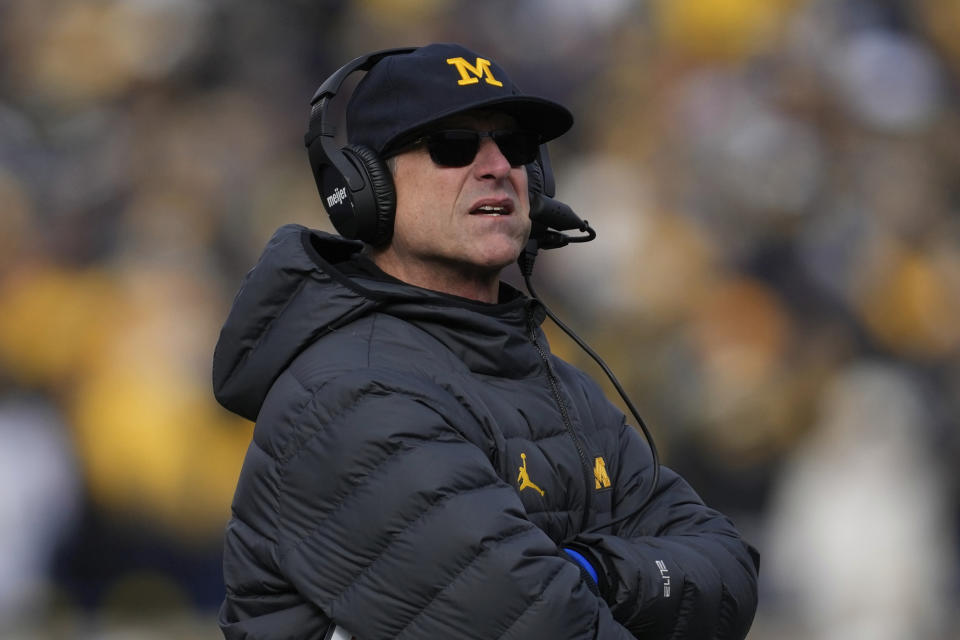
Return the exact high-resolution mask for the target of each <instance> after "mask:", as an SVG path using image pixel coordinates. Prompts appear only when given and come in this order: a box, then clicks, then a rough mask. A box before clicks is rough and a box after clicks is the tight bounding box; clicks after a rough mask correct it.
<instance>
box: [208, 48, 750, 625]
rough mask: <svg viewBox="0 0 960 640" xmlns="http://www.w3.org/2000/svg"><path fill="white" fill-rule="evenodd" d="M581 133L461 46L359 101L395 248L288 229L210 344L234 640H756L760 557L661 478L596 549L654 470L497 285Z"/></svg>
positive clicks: (406, 63) (525, 308) (422, 53)
mask: <svg viewBox="0 0 960 640" xmlns="http://www.w3.org/2000/svg"><path fill="white" fill-rule="evenodd" d="M571 125H572V117H571V116H570V114H569V112H568V111H567V110H566V109H564V108H563V107H561V106H560V105H557V104H555V103H552V102H549V101H546V100H542V99H537V98H533V97H530V96H525V95H523V94H522V93H520V91H519V90H518V89H517V88H516V87H515V86H514V85H513V84H512V83H511V82H510V80H509V78H508V77H507V75H506V73H505V72H504V71H503V69H501V68H500V67H499V66H498V65H496V64H495V63H492V62H490V61H489V60H488V59H486V58H483V57H481V56H478V55H477V54H476V53H474V52H472V51H469V50H467V49H464V48H462V47H459V46H456V45H430V46H427V47H422V48H420V49H417V50H416V51H414V52H412V53H406V54H398V55H391V56H388V57H384V58H383V59H382V60H380V61H379V62H376V64H374V65H373V66H372V68H371V69H370V70H369V72H368V73H367V74H366V75H365V76H364V78H363V80H362V81H361V82H360V84H359V85H358V86H357V89H356V90H355V92H354V95H353V96H352V98H351V100H350V102H349V104H348V107H347V131H348V136H349V139H350V141H351V143H353V144H354V145H355V146H354V147H350V149H352V150H353V151H351V153H355V154H356V155H357V156H358V157H359V158H360V159H361V160H362V162H363V163H371V162H372V163H377V162H382V161H386V165H387V166H388V167H389V169H385V170H384V171H383V173H385V176H379V177H377V174H378V172H379V171H380V170H379V169H378V168H376V167H375V166H374V167H371V175H373V176H374V178H375V181H377V182H379V183H380V184H379V185H378V190H379V191H381V192H382V193H381V194H380V195H381V196H382V199H385V200H386V201H388V202H389V203H390V204H391V208H390V209H389V210H388V211H386V213H383V212H381V214H379V215H380V217H381V218H384V219H385V220H386V222H387V223H388V225H389V231H388V233H386V234H383V233H380V234H375V235H374V236H368V242H367V243H365V244H361V243H358V242H354V241H349V240H345V239H343V238H340V237H338V236H333V235H330V234H326V233H321V232H315V231H310V230H307V229H305V228H303V227H297V226H288V227H284V228H282V229H281V230H280V231H278V232H277V234H276V235H275V236H274V238H273V239H272V240H271V242H270V243H269V245H268V247H267V249H266V251H265V252H264V254H263V256H262V257H261V259H260V261H259V263H258V264H257V266H256V267H255V268H254V269H253V270H252V271H251V272H250V273H249V274H248V275H247V278H246V280H245V282H244V285H243V287H242V289H241V291H240V293H239V294H238V296H237V299H236V300H235V302H234V307H233V309H232V311H231V313H230V316H229V318H228V319H227V322H226V324H225V326H224V328H223V331H222V333H221V336H220V341H219V343H218V345H217V351H216V354H215V358H214V383H215V390H216V392H217V397H218V399H219V400H220V402H222V403H223V404H224V405H225V406H226V407H227V408H229V409H231V410H234V411H236V412H237V413H239V414H241V415H243V416H246V417H248V418H250V419H255V420H256V422H257V424H256V428H255V431H254V436H253V441H252V443H251V445H250V448H249V451H248V453H247V457H246V460H245V461H244V465H243V470H242V472H241V475H240V479H239V482H238V486H237V492H236V496H235V498H234V504H233V518H232V519H231V521H230V524H229V527H228V530H227V534H226V545H225V551H224V574H225V578H226V585H227V596H226V600H225V602H224V604H223V607H222V609H221V612H220V624H221V627H222V629H223V631H224V634H225V635H226V637H228V638H322V637H324V634H325V633H327V632H328V630H329V629H330V628H332V625H333V624H337V625H340V626H342V627H344V628H346V629H349V630H350V631H351V632H352V633H353V634H355V635H356V637H357V638H360V639H361V640H373V639H382V638H517V639H520V638H523V639H524V640H533V639H551V640H556V639H562V638H682V639H697V638H720V639H726V638H743V637H744V636H745V635H746V633H747V630H748V629H749V626H750V623H751V621H752V618H753V614H754V610H755V607H756V598H757V592H756V578H757V574H756V571H757V561H756V555H755V552H754V551H753V550H752V549H751V548H750V547H749V546H748V545H747V544H746V543H744V542H743V541H742V540H741V538H740V535H739V534H738V532H737V530H736V529H735V528H734V526H733V525H732V523H731V522H730V521H729V520H728V519H726V518H725V517H724V516H722V515H721V514H719V513H717V512H716V511H713V510H711V509H709V508H707V507H706V506H704V505H703V504H702V503H701V501H700V500H699V498H698V497H697V496H696V494H695V493H694V492H693V491H692V490H691V489H690V488H689V487H688V486H687V484H686V483H685V482H684V481H683V480H682V479H681V478H679V477H678V476H677V475H676V474H674V473H673V472H671V471H670V470H669V469H666V468H663V469H662V472H661V475H660V482H659V485H658V486H657V487H656V490H655V492H654V494H653V496H652V499H651V500H650V502H649V504H647V505H646V506H645V508H643V509H642V510H640V511H639V512H638V513H633V514H632V515H630V516H629V517H627V518H626V519H625V520H623V521H621V522H619V523H614V524H613V525H612V526H606V523H610V522H612V521H613V520H615V519H617V518H620V517H623V516H624V515H627V514H631V513H632V512H634V511H636V510H637V509H638V507H639V506H641V505H640V501H641V497H642V496H643V495H644V494H645V493H646V490H647V488H648V487H650V483H651V481H652V478H653V468H652V464H651V453H650V449H649V447H648V446H647V444H646V442H645V441H644V440H643V439H642V438H641V437H640V436H639V435H638V434H637V432H636V431H635V430H634V429H633V428H632V427H631V426H629V425H628V424H627V423H626V420H625V418H624V416H623V415H622V414H621V413H620V412H619V411H618V410H617V409H616V408H615V406H614V405H612V404H611V403H610V402H608V401H607V400H606V399H605V398H604V396H603V394H602V392H601V390H600V389H599V387H598V386H597V385H596V384H595V383H594V382H593V381H591V380H590V379H589V378H588V377H587V376H586V374H584V373H582V372H581V371H579V370H577V369H575V368H573V367H572V366H570V365H569V364H567V363H565V362H563V361H561V360H560V359H558V358H556V357H555V356H553V355H551V354H550V351H549V346H548V344H547V341H546V338H545V336H544V334H543V332H542V331H541V329H540V328H539V325H540V322H541V321H542V320H543V317H544V313H543V308H542V307H541V306H540V305H539V304H538V303H537V302H536V301H535V300H531V299H529V298H527V297H526V296H524V295H523V294H521V293H520V292H519V291H516V290H515V289H513V288H511V287H510V286H508V285H506V284H504V283H501V282H500V280H499V275H500V272H501V270H502V269H503V268H504V267H506V266H508V265H509V264H511V263H512V262H514V261H515V260H517V258H518V256H519V255H520V253H521V250H522V249H523V247H524V245H525V242H526V240H527V236H528V234H529V233H530V228H531V222H530V217H529V210H530V197H529V194H528V175H527V169H526V168H525V165H527V164H530V163H532V162H533V161H534V159H535V157H536V152H537V147H538V145H539V144H540V143H542V142H546V141H547V140H549V139H552V138H555V137H556V136H558V135H561V134H562V133H564V132H565V131H566V130H567V129H569V127H570V126H571ZM315 169H316V167H315ZM318 180H319V178H318ZM320 182H323V180H320ZM387 187H389V189H388V188H387ZM323 189H324V187H323V186H322V185H321V190H322V191H323ZM338 189H339V188H333V189H332V191H331V192H330V194H331V195H330V196H328V197H327V198H326V200H327V204H328V208H329V207H332V206H336V205H337V204H339V203H338V201H339V200H340V199H341V196H337V195H336V193H337V192H338ZM394 194H395V203H394V201H393V200H392V197H393V195H394ZM341 195H342V194H341ZM331 203H332V204H331ZM331 216H333V213H332V212H331ZM381 222H382V220H381Z"/></svg>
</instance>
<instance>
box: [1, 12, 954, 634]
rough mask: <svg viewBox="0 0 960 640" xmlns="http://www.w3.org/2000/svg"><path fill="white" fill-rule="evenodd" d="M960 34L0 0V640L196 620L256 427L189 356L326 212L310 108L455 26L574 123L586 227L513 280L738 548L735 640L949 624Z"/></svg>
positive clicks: (785, 24) (564, 143) (939, 16)
mask: <svg viewBox="0 0 960 640" xmlns="http://www.w3.org/2000/svg"><path fill="white" fill-rule="evenodd" d="M958 34H960V3H958V2H957V0H875V1H867V0H590V1H589V2H583V1H582V0H486V1H485V2H482V3H480V2H470V1H468V0H420V1H414V0H389V1H388V0H358V1H355V2H346V1H343V0H288V1H286V2H267V1H264V0H252V1H249V2H244V3H233V2H227V1H226V0H205V1H199V0H0V637H3V638H24V639H33V638H78V639H94V638H96V639H99V638H217V637H220V634H219V632H218V630H217V629H216V624H215V615H216V608H217V606H218V605H219V602H220V599H221V597H222V593H223V585H222V579H221V575H220V548H221V535H222V531H223V527H224V524H225V522H226V520H227V518H228V516H229V508H230V500H231V497H232V492H233V487H234V483H235V481H236V476H237V473H238V470H239V467H240V463H241V460H242V457H243V455H244V451H245V448H246V445H247V442H248V440H249V437H250V434H251V431H252V425H251V424H250V423H248V422H245V421H243V420H241V419H239V418H236V417H233V416H231V415H230V414H228V413H227V412H226V411H224V410H222V409H221V408H220V407H219V406H218V405H217V404H216V403H215V401H214V399H213V397H212V392H211V383H210V362H211V356H212V352H213V345H214V343H215V341H216V339H217V334H218V330H219V327H220V323H221V322H222V321H223V319H224V317H225V315H226V312H227V309H228V307H229V304H230V302H231V300H232V297H233V295H234V293H235V291H236V288H237V286H238V284H239V281H240V279H241V277H242V276H243V274H244V273H245V272H246V270H247V269H249V268H250V267H251V266H252V264H253V263H254V261H255V260H256V258H257V256H258V254H259V252H260V250H261V248H262V246H263V244H264V243H265V241H266V240H267V238H268V237H269V236H270V234H271V233H272V231H273V230H274V229H275V228H276V227H277V226H279V225H281V224H284V223H287V222H298V223H301V224H305V225H308V226H311V227H316V228H322V229H327V230H330V226H329V223H328V221H327V220H326V216H325V213H324V211H323V209H322V207H321V204H320V201H319V198H318V196H317V193H316V188H315V186H314V183H313V180H312V176H311V174H310V171H309V166H308V163H307V158H306V153H305V150H304V149H303V141H302V136H303V133H304V131H305V127H306V123H307V116H308V101H309V99H310V97H311V95H312V94H313V92H314V90H315V89H316V87H317V86H318V85H319V84H320V83H321V82H322V81H323V79H324V78H326V77H327V75H329V74H330V73H331V72H333V71H334V70H335V69H336V68H338V67H339V66H340V65H342V64H344V63H345V62H347V61H348V60H350V59H352V58H353V57H355V56H357V55H361V54H363V53H366V52H369V51H372V50H376V49H380V48H386V47H392V46H407V45H419V44H425V43H428V42H431V41H457V42H461V43H463V44H465V45H467V46H469V47H471V48H473V49H475V50H477V51H479V52H480V53H482V54H486V55H487V56H488V57H492V58H494V59H495V60H497V61H498V62H499V63H500V64H502V65H503V66H504V67H505V68H507V69H508V71H509V72H510V74H511V76H512V77H513V79H514V80H515V81H517V82H518V84H520V85H521V86H522V87H523V88H524V89H525V90H527V91H530V92H533V93H540V94H543V95H546V96H548V97H551V98H553V99H556V100H559V101H561V102H563V103H564V104H566V105H567V106H568V107H569V108H570V109H571V110H572V111H573V113H574V114H575V116H576V125H575V127H574V129H573V130H572V132H571V133H570V134H568V135H567V136H565V137H563V138H562V139H560V140H558V141H557V142H556V143H553V144H552V147H551V153H552V158H553V162H554V167H555V172H556V174H557V185H558V188H557V196H558V198H559V199H561V200H564V201H565V202H567V203H569V204H570V205H571V206H572V207H573V208H574V210H575V211H577V212H578V213H579V214H580V215H581V217H583V218H586V219H588V220H589V221H590V223H591V224H592V226H593V227H594V228H596V230H597V232H598V234H599V235H598V238H597V240H596V241H595V242H593V243H591V244H587V245H576V246H571V247H569V248H566V249H564V250H562V251H557V252H551V253H546V254H543V255H541V257H540V259H539V261H538V264H537V270H536V272H535V275H534V277H535V281H536V282H537V283H538V290H539V292H540V293H541V294H542V296H543V297H544V298H545V299H546V300H547V301H548V303H549V304H550V305H551V306H552V307H553V308H554V309H555V310H556V311H557V312H558V313H559V314H560V315H561V317H563V318H564V319H565V320H566V321H567V322H568V323H569V324H570V325H572V326H573V327H574V328H575V329H577V330H578V331H579V332H580V333H581V334H582V335H583V336H584V337H585V338H587V340H588V341H589V342H590V343H592V344H593V346H594V347H595V348H597V350H598V351H600V353H602V354H603V355H604V356H605V357H606V358H607V360H608V362H609V364H610V365H611V367H612V368H613V369H614V370H615V371H616V372H617V373H618V375H619V376H620V377H621V379H622V380H623V382H624V383H625V384H626V386H627V388H628V389H629V391H630V393H631V394H632V396H633V398H634V400H635V402H636V403H637V405H638V406H639V407H640V408H641V412H642V413H643V415H644V416H645V419H646V421H647V422H648V423H649V424H650V426H651V428H652V430H653V432H654V435H655V437H656V441H657V444H658V445H659V448H660V450H661V456H662V458H663V460H664V462H665V463H666V464H668V465H669V466H671V467H673V468H675V469H677V470H679V471H680V472H681V473H682V474H684V475H685V476H686V477H687V478H688V479H689V480H690V481H691V482H692V483H693V484H694V486H695V487H696V488H697V489H698V490H699V491H700V493H701V494H702V496H703V497H704V499H705V500H706V501H707V502H708V503H710V504H712V505H714V506H716V507H717V508H719V509H721V510H723V511H724V512H726V513H728V514H729V515H730V516H731V517H733V519H734V520H735V521H736V522H737V524H738V525H739V526H740V528H741V529H742V530H743V531H744V533H745V534H746V535H747V537H748V538H749V539H750V540H751V541H752V542H753V543H754V544H755V545H756V546H758V547H759V548H760V549H761V551H762V554H763V560H762V570H761V605H760V609H759V611H758V614H757V620H756V623H755V625H754V629H753V631H752V632H751V635H750V638H752V639H756V640H760V639H768V638H771V639H772V638H777V639H787V640H790V639H801V638H803V639H808V638H813V639H834V638H836V639H840V638H843V639H844V640H860V639H863V640H886V639H889V640H899V639H904V640H906V639H911V640H917V639H919V640H927V639H935V640H940V639H955V638H960V631H957V629H958V627H960V613H958V610H960V606H958V603H960V577H958V576H960V560H958V556H960V535H958V529H960V499H958V496H960V482H958V479H960V473H958V471H957V462H958V458H960V455H958V453H960V421H958V418H957V415H958V414H960V95H958V90H960V37H958ZM512 277H514V274H513V273H510V274H508V278H512ZM548 331H549V332H550V336H551V341H552V343H553V345H554V349H555V350H556V351H557V352H558V353H560V354H561V355H563V356H564V357H567V358H568V359H570V360H572V361H574V362H576V363H578V364H580V365H581V366H583V367H584V368H585V369H587V370H588V371H590V372H591V373H595V374H596V375H597V377H598V378H599V377H601V375H600V373H599V371H598V370H597V369H596V367H595V366H594V365H593V364H592V362H590V361H589V360H588V359H586V358H585V357H584V356H582V355H581V354H580V353H579V351H578V350H577V349H576V348H575V347H574V346H572V345H571V344H570V342H569V341H568V340H567V339H566V338H565V337H564V336H563V335H562V334H560V333H559V332H558V331H554V330H553V329H552V328H550V327H548ZM611 397H613V394H611Z"/></svg>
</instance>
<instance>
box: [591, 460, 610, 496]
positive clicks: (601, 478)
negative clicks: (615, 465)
mask: <svg viewBox="0 0 960 640" xmlns="http://www.w3.org/2000/svg"><path fill="white" fill-rule="evenodd" d="M593 479H594V480H596V481H597V485H596V488H597V489H606V488H607V487H609V486H610V476H608V475H607V463H606V462H604V461H603V458H601V457H600V456H597V459H596V460H594V461H593Z"/></svg>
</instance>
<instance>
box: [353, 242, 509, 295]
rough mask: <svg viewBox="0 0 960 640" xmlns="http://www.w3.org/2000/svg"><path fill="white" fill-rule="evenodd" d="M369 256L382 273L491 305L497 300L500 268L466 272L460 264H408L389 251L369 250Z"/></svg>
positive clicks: (426, 287)
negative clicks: (489, 270) (497, 269)
mask: <svg viewBox="0 0 960 640" xmlns="http://www.w3.org/2000/svg"><path fill="white" fill-rule="evenodd" d="M370 259H371V260H373V262H374V264H376V265H377V266H378V267H380V269H382V270H383V271H384V273H387V274H389V275H391V276H393V277H394V278H397V279H398V280H402V281H403V282H406V283H407V284H412V285H413V286H415V287H421V288H423V289H430V290H431V291H439V292H440V293H446V294H450V295H454V296H459V297H461V298H468V299H470V300H476V301H478V302H486V303H490V304H495V303H496V302H497V301H498V299H499V295H500V273H499V271H494V272H481V271H479V270H475V271H469V270H465V269H464V268H463V267H462V266H461V265H455V264H451V263H446V262H435V263H430V264H427V263H422V262H415V263H411V262H409V261H401V260H398V259H397V256H396V255H395V254H393V253H391V252H390V251H384V252H372V253H371V254H370Z"/></svg>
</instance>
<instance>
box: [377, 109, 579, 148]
mask: <svg viewBox="0 0 960 640" xmlns="http://www.w3.org/2000/svg"><path fill="white" fill-rule="evenodd" d="M478 110H491V111H498V112H501V113H505V114H507V115H509V116H513V117H514V118H516V120H517V124H518V125H519V126H520V128H521V129H524V130H526V131H534V132H536V133H538V134H540V139H541V141H542V142H548V141H550V140H553V139H554V138H558V137H560V136H561V135H563V134H564V133H566V132H567V131H569V130H570V127H572V126H573V114H571V113H570V111H568V110H567V108H566V107H564V106H562V105H560V104H558V103H556V102H553V101H551V100H547V99H546V98H538V97H536V96H504V97H500V98H492V99H490V100H486V101H479V102H475V103H473V104H471V105H469V106H467V107H463V106H458V107H457V108H454V109H449V110H447V111H440V112H437V113H433V114H431V115H430V118H427V119H424V120H422V121H420V122H416V123H414V124H412V125H411V126H409V127H407V128H406V129H404V130H403V131H398V132H397V133H395V134H394V135H393V136H391V137H390V138H389V139H388V140H387V141H386V142H384V144H383V147H382V148H381V149H380V150H379V152H380V154H381V155H382V156H386V155H389V152H390V150H391V149H393V150H396V149H398V148H400V147H402V146H403V145H404V144H405V143H407V142H409V141H411V140H412V139H414V138H416V137H418V136H419V135H421V134H422V133H424V132H426V131H427V130H429V129H430V128H431V127H432V126H433V125H434V124H436V123H437V122H439V121H441V120H443V119H445V118H449V117H450V116H453V115H456V114H458V113H466V112H469V111H478Z"/></svg>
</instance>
